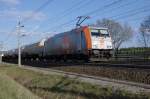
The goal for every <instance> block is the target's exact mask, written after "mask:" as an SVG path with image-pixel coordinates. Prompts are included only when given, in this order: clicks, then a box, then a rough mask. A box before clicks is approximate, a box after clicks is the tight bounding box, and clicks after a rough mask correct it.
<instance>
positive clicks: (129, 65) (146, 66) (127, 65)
mask: <svg viewBox="0 0 150 99" xmlns="http://www.w3.org/2000/svg"><path fill="white" fill-rule="evenodd" d="M23 64H25V65H31V66H38V67H55V66H56V67H58V66H97V67H101V66H105V67H116V68H135V69H150V64H134V63H133V64H132V63H109V62H106V61H101V62H97V63H89V62H86V63H85V62H82V63H78V62H77V63H75V62H73V63H63V62H62V63H57V62H56V63H49V62H37V61H34V62H24V63H23Z"/></svg>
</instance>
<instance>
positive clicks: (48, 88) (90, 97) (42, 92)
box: [0, 66, 150, 99]
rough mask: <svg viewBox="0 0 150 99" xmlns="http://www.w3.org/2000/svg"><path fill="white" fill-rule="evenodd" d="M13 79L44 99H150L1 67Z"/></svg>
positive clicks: (143, 95)
mask: <svg viewBox="0 0 150 99" xmlns="http://www.w3.org/2000/svg"><path fill="white" fill-rule="evenodd" d="M0 72H1V73H4V74H6V75H8V76H9V77H11V78H13V79H14V80H16V81H17V82H19V83H20V84H22V85H23V86H25V87H26V88H28V89H29V90H31V91H32V92H33V93H35V94H36V95H38V96H39V97H41V98H43V99H150V97H149V96H148V95H146V94H143V93H142V94H132V93H130V92H126V91H121V90H113V89H112V88H111V87H107V88H104V87H101V86H98V85H92V84H89V83H84V82H80V81H78V80H76V79H70V78H67V77H63V76H58V75H45V74H42V73H38V72H33V71H30V70H26V69H21V68H18V67H16V66H0Z"/></svg>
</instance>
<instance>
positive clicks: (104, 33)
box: [91, 29, 109, 37]
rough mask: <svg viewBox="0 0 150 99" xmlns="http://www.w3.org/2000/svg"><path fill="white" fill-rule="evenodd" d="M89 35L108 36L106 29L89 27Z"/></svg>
mask: <svg viewBox="0 0 150 99" xmlns="http://www.w3.org/2000/svg"><path fill="white" fill-rule="evenodd" d="M91 35H92V36H96V37H100V36H109V33H108V31H107V29H91Z"/></svg>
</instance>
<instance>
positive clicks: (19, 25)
mask: <svg viewBox="0 0 150 99" xmlns="http://www.w3.org/2000/svg"><path fill="white" fill-rule="evenodd" d="M22 27H24V26H22V25H21V23H20V20H19V22H18V25H17V36H18V66H19V67H21V42H20V38H21V28H22Z"/></svg>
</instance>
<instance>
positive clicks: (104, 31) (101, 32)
mask: <svg viewBox="0 0 150 99" xmlns="http://www.w3.org/2000/svg"><path fill="white" fill-rule="evenodd" d="M99 31H100V34H101V36H102V37H108V36H109V33H108V31H107V30H106V29H104V30H99Z"/></svg>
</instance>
